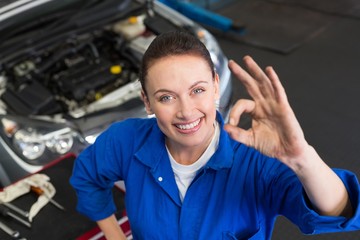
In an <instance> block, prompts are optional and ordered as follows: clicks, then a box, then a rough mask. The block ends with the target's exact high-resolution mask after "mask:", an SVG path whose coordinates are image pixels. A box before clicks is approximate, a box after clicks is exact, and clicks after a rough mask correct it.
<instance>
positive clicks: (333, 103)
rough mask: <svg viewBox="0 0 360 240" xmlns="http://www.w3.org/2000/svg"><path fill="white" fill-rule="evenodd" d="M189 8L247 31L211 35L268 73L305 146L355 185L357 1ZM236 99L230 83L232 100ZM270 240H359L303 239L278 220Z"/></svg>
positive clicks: (346, 239) (359, 152) (290, 0)
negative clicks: (279, 83)
mask: <svg viewBox="0 0 360 240" xmlns="http://www.w3.org/2000/svg"><path fill="white" fill-rule="evenodd" d="M194 2H196V3H197V4H199V5H201V6H202V7H206V8H208V9H211V10H212V11H215V12H217V13H219V14H221V15H222V16H225V17H228V18H230V19H232V20H233V21H234V22H237V24H239V23H240V24H242V25H243V26H244V27H245V30H244V31H243V34H233V33H222V32H220V31H217V30H216V29H214V31H213V32H215V35H216V36H217V38H218V41H219V42H220V45H221V47H222V49H223V50H224V52H225V54H226V55H227V56H228V58H229V59H234V60H235V61H237V62H241V60H242V58H243V56H245V55H247V54H248V55H251V56H252V57H254V58H255V60H256V61H257V62H258V63H259V64H260V65H261V66H262V67H265V66H267V65H272V66H273V67H274V68H275V70H276V72H277V73H278V75H279V77H280V79H281V81H282V83H283V85H284V87H285V90H286V92H287V95H288V99H289V101H290V104H291V105H292V107H293V109H294V111H295V113H296V115H297V117H298V120H299V121H300V124H301V126H302V127H303V130H304V132H305V136H306V139H307V140H308V142H309V143H310V144H311V145H313V146H314V147H315V148H316V149H317V151H318V152H319V154H320V155H321V157H322V158H323V159H324V160H325V161H326V162H327V163H328V164H329V165H330V166H331V167H333V168H345V169H348V170H351V171H353V172H355V173H356V174H357V176H358V177H360V159H359V156H360V146H359V143H360V124H359V123H360V110H359V106H360V105H359V103H360V94H359V91H360V76H359V73H360V71H359V67H360V61H359V60H360V45H359V43H360V1H357V0H342V1H338V0H316V1H310V0H268V1H266V0H264V1H262V0H237V1H235V0H234V1H210V0H209V1H194ZM216 32H217V34H216ZM241 97H247V95H246V94H245V91H244V88H243V87H242V86H241V85H240V84H239V83H238V82H237V81H235V80H234V99H238V98H241ZM294 207H296V206H294ZM272 239H274V240H284V239H296V240H311V239H314V240H315V239H316V240H330V239H331V240H335V239H338V240H340V239H341V240H356V239H360V232H359V231H356V232H350V233H337V234H325V235H315V236H305V235H303V234H301V233H300V231H299V230H298V229H297V227H296V226H294V225H293V224H291V223H290V222H289V221H288V220H286V219H285V218H283V217H279V218H278V220H277V222H276V227H275V230H274V234H273V238H272Z"/></svg>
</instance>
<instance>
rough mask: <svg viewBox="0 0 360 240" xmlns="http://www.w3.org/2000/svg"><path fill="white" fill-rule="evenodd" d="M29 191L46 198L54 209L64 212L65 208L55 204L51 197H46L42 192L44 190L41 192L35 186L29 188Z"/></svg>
mask: <svg viewBox="0 0 360 240" xmlns="http://www.w3.org/2000/svg"><path fill="white" fill-rule="evenodd" d="M30 189H31V191H33V192H35V193H36V194H38V195H44V196H45V197H47V198H48V199H49V202H50V203H52V204H53V205H54V206H55V207H57V208H59V209H61V210H63V211H65V208H64V207H63V206H62V205H61V204H59V203H58V202H56V201H55V200H54V199H52V198H51V197H49V196H47V195H46V194H45V192H44V190H42V189H41V188H40V187H35V186H31V187H30Z"/></svg>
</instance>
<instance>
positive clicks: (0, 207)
mask: <svg viewBox="0 0 360 240" xmlns="http://www.w3.org/2000/svg"><path fill="white" fill-rule="evenodd" d="M0 214H1V215H3V216H5V217H6V216H9V217H11V218H12V219H14V220H16V221H17V222H19V223H21V224H23V225H25V226H26V227H28V228H31V224H30V223H29V222H28V221H26V220H24V219H22V218H21V217H19V216H17V215H16V214H14V213H12V212H11V211H10V210H9V209H8V208H7V207H5V206H4V205H1V204H0Z"/></svg>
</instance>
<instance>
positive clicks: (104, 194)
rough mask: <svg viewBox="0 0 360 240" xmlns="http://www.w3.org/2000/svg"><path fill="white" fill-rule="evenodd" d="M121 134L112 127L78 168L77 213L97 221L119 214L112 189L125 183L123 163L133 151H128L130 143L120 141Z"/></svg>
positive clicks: (85, 154)
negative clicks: (119, 182) (120, 182)
mask: <svg viewBox="0 0 360 240" xmlns="http://www.w3.org/2000/svg"><path fill="white" fill-rule="evenodd" d="M121 129H124V128H120V130H121ZM128 129H129V128H128ZM120 130H119V128H118V126H117V125H116V127H114V126H112V127H110V128H109V129H108V130H107V131H105V132H104V133H103V134H101V135H100V136H99V137H98V138H97V140H96V142H95V143H94V144H93V145H91V146H89V147H88V148H86V149H85V150H84V151H83V152H82V153H81V154H80V155H79V156H78V157H77V159H76V161H75V164H74V168H73V173H72V176H71V178H70V184H71V185H72V186H73V188H74V189H75V191H76V194H77V197H78V202H77V210H78V211H79V212H80V213H82V214H84V215H86V216H87V217H89V218H90V219H92V220H94V221H98V220H101V219H104V218H107V217H109V216H110V215H112V214H113V213H114V212H115V211H116V207H115V204H114V200H113V196H112V189H113V186H114V182H116V181H118V180H122V179H123V174H124V173H123V171H124V168H123V166H122V161H123V159H124V158H126V157H127V156H126V155H129V154H128V153H129V150H127V151H126V150H125V148H128V147H126V146H127V145H128V144H126V143H127V140H129V139H126V140H125V139H124V138H123V137H118V134H121V132H122V131H120ZM122 133H124V132H122ZM125 135H126V134H125Z"/></svg>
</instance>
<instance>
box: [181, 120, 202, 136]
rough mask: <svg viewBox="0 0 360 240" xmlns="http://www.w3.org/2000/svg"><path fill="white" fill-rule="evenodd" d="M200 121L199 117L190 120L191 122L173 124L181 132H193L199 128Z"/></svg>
mask: <svg viewBox="0 0 360 240" xmlns="http://www.w3.org/2000/svg"><path fill="white" fill-rule="evenodd" d="M200 122H201V118H199V119H198V120H196V121H194V122H191V123H187V124H175V126H176V127H177V128H178V129H179V130H180V131H181V132H186V133H188V132H193V131H196V130H198V129H199V127H200V125H199V124H200Z"/></svg>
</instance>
